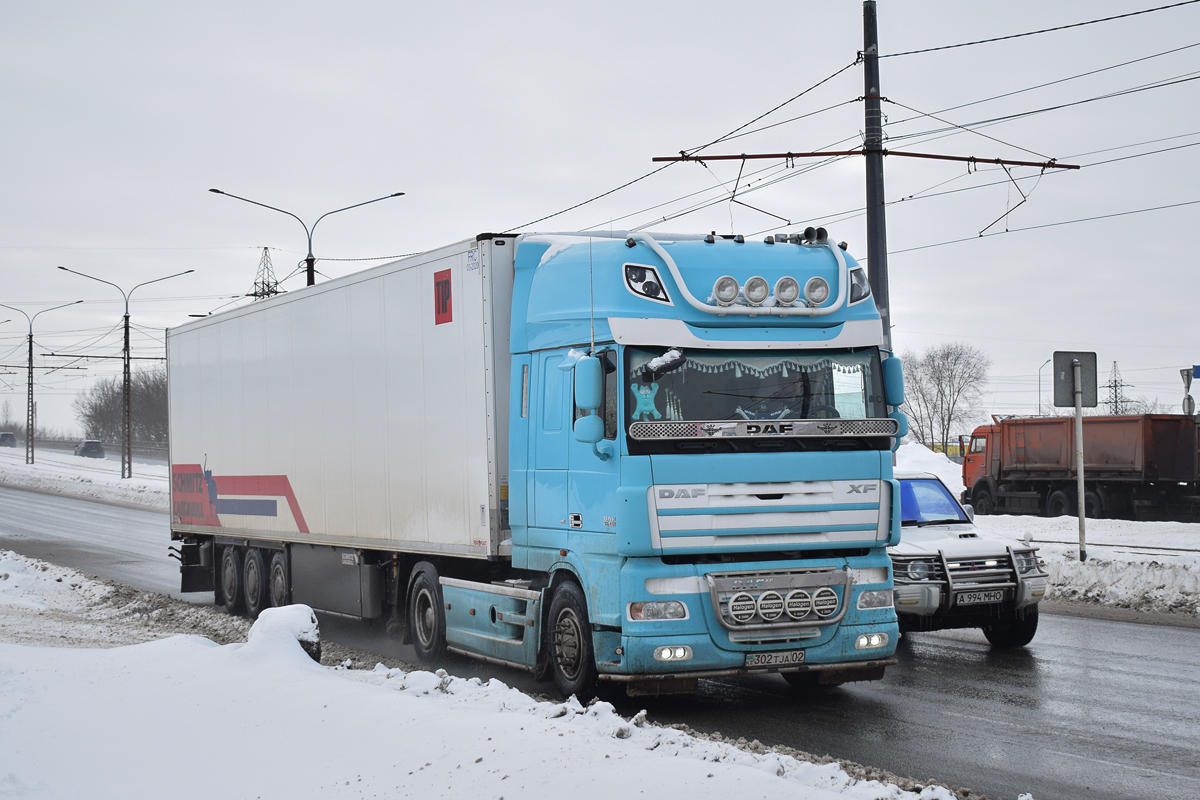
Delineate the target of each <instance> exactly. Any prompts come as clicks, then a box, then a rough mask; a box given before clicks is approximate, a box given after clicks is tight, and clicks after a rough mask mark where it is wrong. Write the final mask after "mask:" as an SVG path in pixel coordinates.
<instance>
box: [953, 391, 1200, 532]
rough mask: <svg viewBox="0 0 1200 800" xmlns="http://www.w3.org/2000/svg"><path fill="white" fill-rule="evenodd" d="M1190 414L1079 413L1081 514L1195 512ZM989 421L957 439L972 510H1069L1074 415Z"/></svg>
mask: <svg viewBox="0 0 1200 800" xmlns="http://www.w3.org/2000/svg"><path fill="white" fill-rule="evenodd" d="M1196 419H1197V418H1195V417H1190V416H1184V415H1180V414H1138V415H1129V416H1104V417H1084V420H1083V475H1084V479H1085V483H1084V498H1083V499H1084V509H1085V512H1086V514H1087V516H1089V517H1111V518H1116V519H1174V520H1195V519H1197V518H1200V484H1198V478H1200V475H1198V472H1197V466H1198V458H1197V456H1198V453H1197V433H1196V432H1197V422H1196ZM992 420H993V422H994V424H992V425H982V426H980V427H978V428H976V429H975V432H974V433H972V434H971V438H970V442H969V443H968V442H960V444H961V445H962V446H963V450H962V453H963V465H962V470H963V471H962V476H963V486H965V487H966V489H965V491H964V492H963V497H962V499H963V501H964V502H967V503H970V504H971V505H973V506H974V507H975V513H977V514H1044V515H1046V516H1050V517H1057V516H1062V515H1064V514H1077V513H1078V510H1077V509H1078V502H1079V498H1078V497H1076V475H1075V456H1074V453H1075V419H1074V417H1030V418H1010V419H999V418H997V417H992Z"/></svg>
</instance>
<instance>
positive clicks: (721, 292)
mask: <svg viewBox="0 0 1200 800" xmlns="http://www.w3.org/2000/svg"><path fill="white" fill-rule="evenodd" d="M740 291H741V287H740V286H738V282H737V281H736V280H735V279H734V278H733V276H731V275H722V276H721V277H719V278H717V282H716V283H714V284H713V297H715V298H716V299H717V305H720V306H731V305H733V303H734V301H735V300H737V298H738V293H739V292H740Z"/></svg>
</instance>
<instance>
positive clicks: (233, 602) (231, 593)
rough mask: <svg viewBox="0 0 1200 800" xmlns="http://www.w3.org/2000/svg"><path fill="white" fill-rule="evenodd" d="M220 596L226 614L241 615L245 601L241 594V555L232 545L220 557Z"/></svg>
mask: <svg viewBox="0 0 1200 800" xmlns="http://www.w3.org/2000/svg"><path fill="white" fill-rule="evenodd" d="M221 594H223V595H224V596H225V610H226V611H227V612H229V613H230V614H234V615H237V614H241V613H242V608H243V607H244V605H245V601H246V598H245V597H244V596H243V594H242V554H241V553H239V552H238V549H237V548H236V547H234V546H233V545H229V546H228V547H226V548H225V552H224V553H223V554H222V555H221Z"/></svg>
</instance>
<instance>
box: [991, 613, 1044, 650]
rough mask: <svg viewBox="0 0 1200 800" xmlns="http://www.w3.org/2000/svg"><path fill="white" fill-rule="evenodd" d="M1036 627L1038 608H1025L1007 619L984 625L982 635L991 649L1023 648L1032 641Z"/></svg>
mask: <svg viewBox="0 0 1200 800" xmlns="http://www.w3.org/2000/svg"><path fill="white" fill-rule="evenodd" d="M1037 626H1038V607H1037V606H1035V605H1034V606H1027V607H1025V608H1023V609H1021V610H1020V611H1014V612H1013V613H1012V616H1010V617H1009V618H1007V619H1004V620H997V621H996V622H993V623H992V624H991V625H985V626H984V627H983V635H984V637H985V638H986V639H987V640H988V641H989V642H991V644H992V647H1002V648H1010V647H1024V646H1025V645H1027V644H1029V643H1030V642H1032V641H1033V636H1034V634H1036V633H1037Z"/></svg>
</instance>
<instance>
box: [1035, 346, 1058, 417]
mask: <svg viewBox="0 0 1200 800" xmlns="http://www.w3.org/2000/svg"><path fill="white" fill-rule="evenodd" d="M1053 360H1054V359H1053V358H1047V359H1046V361H1045V363H1043V364H1042V365H1041V366H1040V367H1038V416H1039V417H1040V416H1041V415H1042V370H1043V369H1045V368H1046V364H1049V363H1050V362H1051V361H1053Z"/></svg>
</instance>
